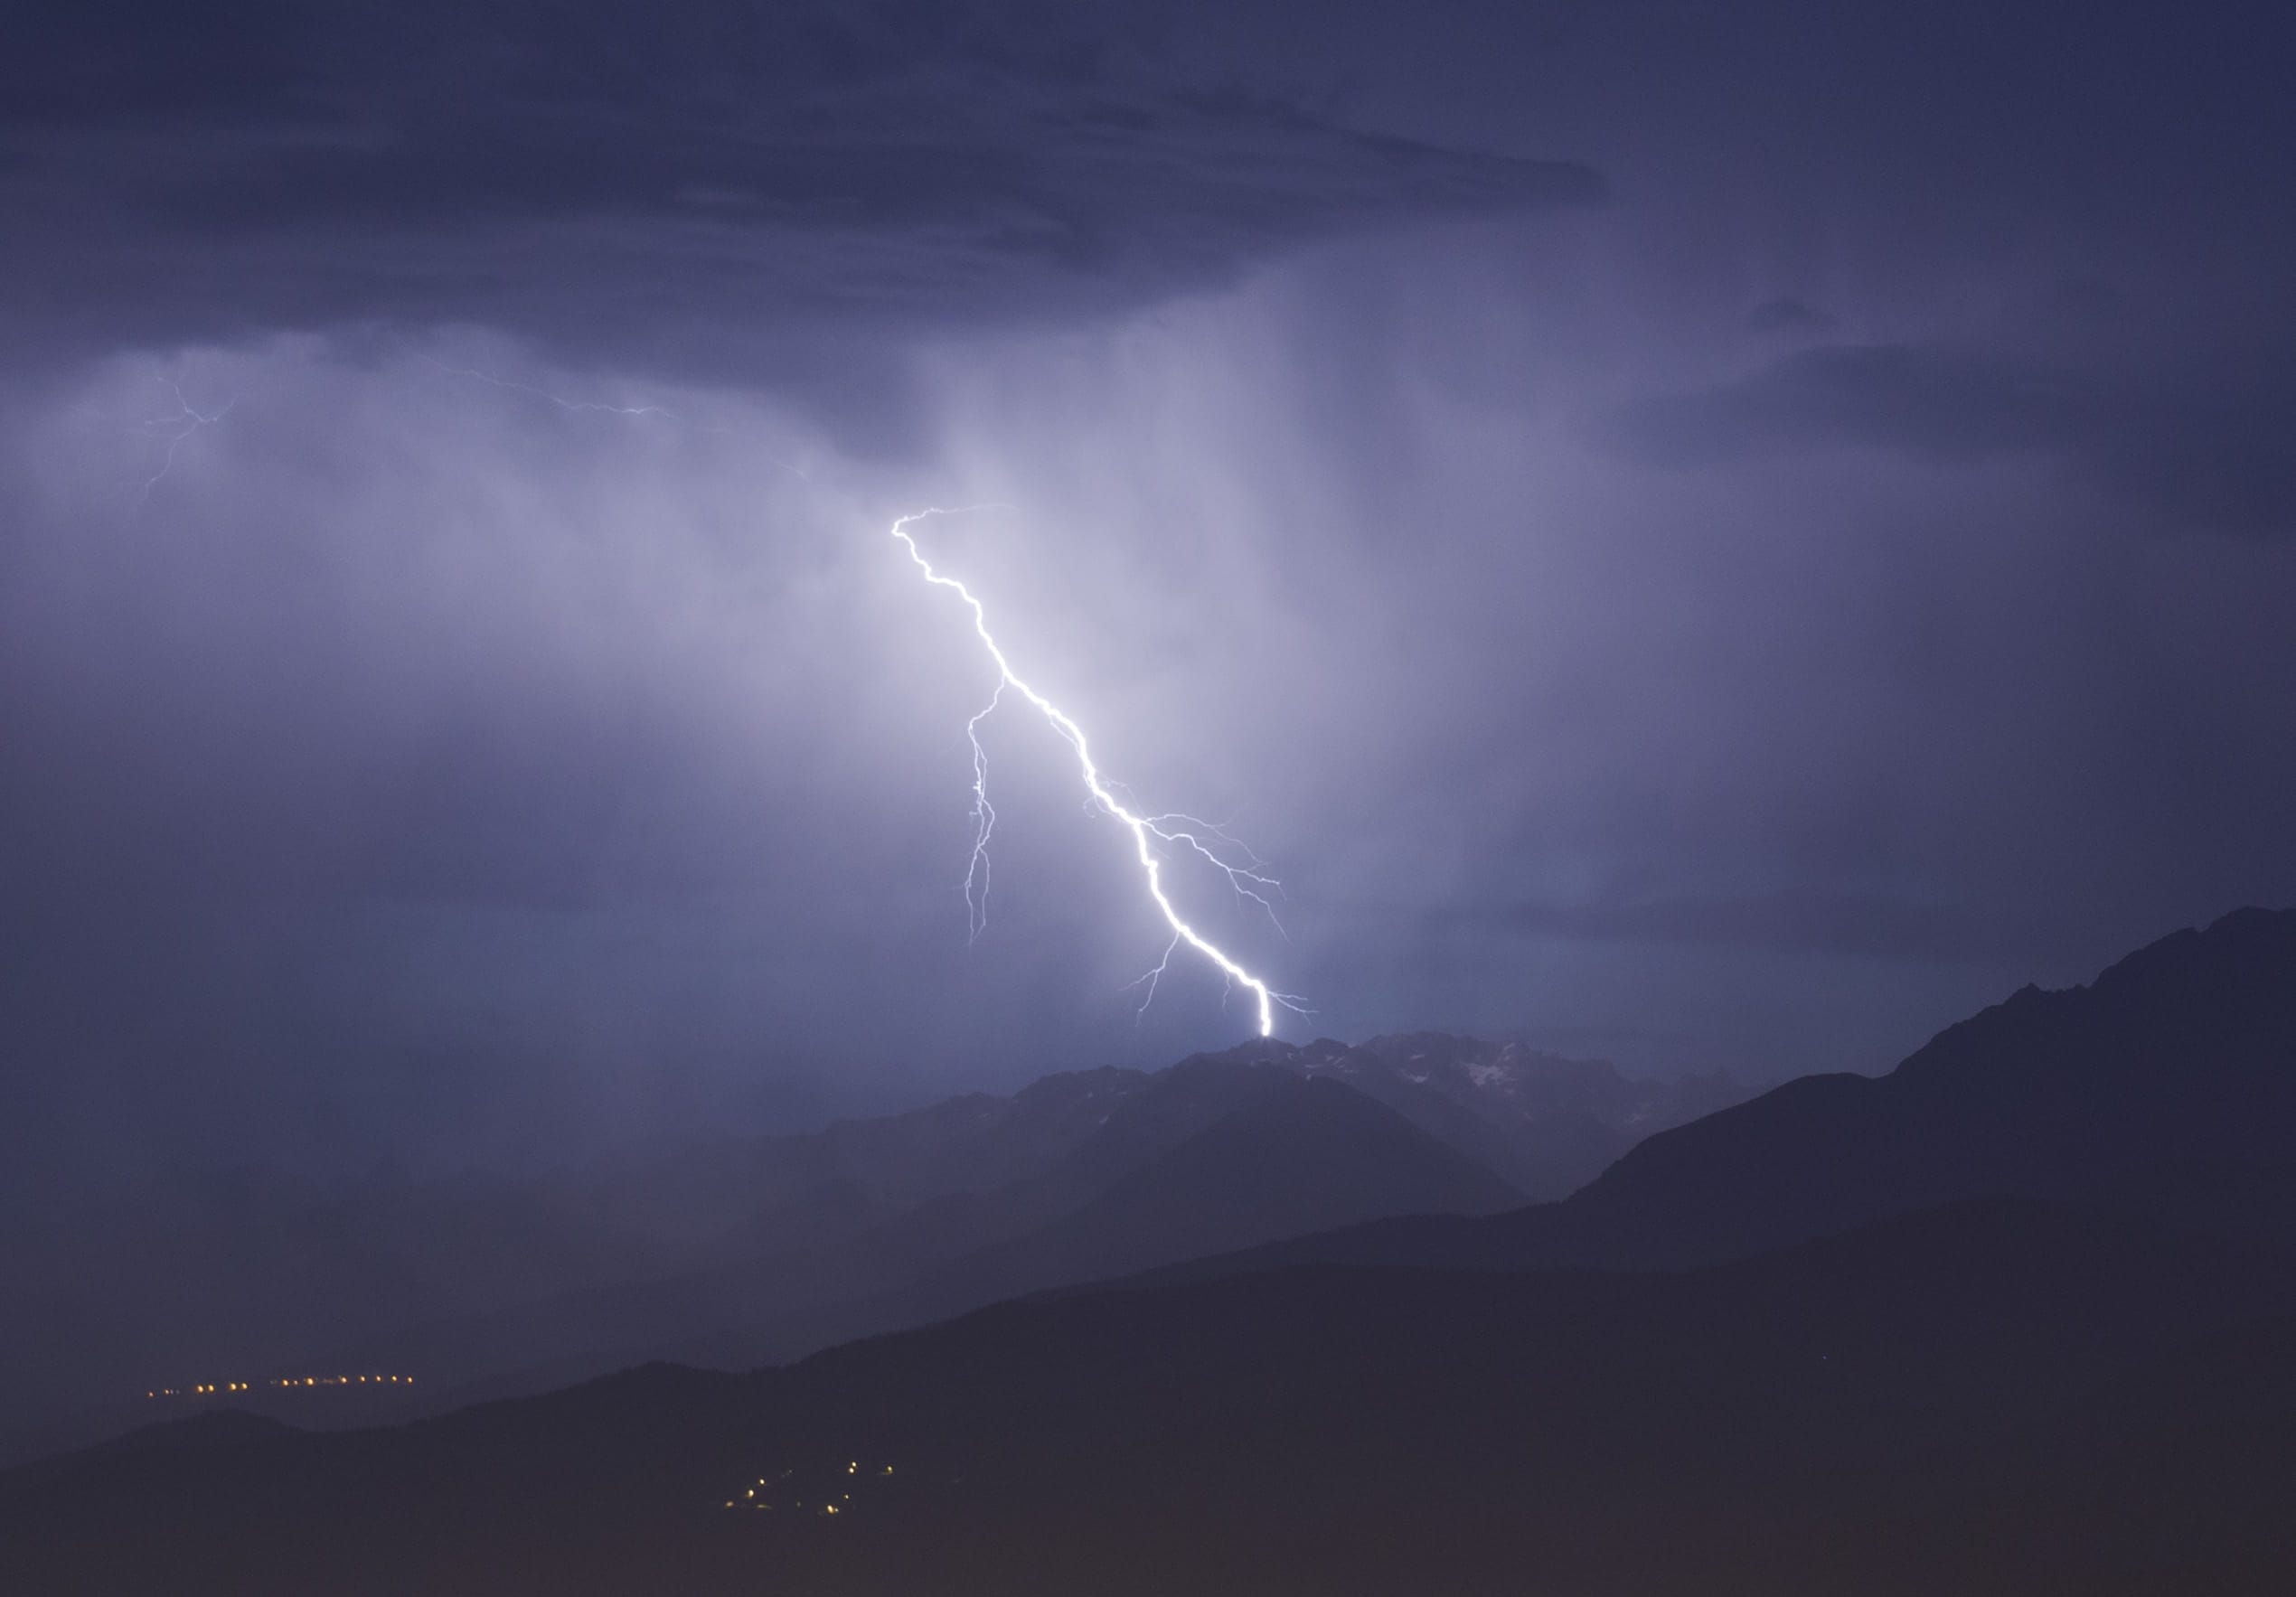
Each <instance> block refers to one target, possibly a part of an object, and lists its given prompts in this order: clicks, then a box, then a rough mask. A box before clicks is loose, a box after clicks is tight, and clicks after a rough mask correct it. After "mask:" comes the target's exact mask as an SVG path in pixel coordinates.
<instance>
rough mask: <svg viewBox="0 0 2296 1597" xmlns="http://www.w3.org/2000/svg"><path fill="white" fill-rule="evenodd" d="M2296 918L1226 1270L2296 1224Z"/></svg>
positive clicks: (2171, 953)
mask: <svg viewBox="0 0 2296 1597" xmlns="http://www.w3.org/2000/svg"><path fill="white" fill-rule="evenodd" d="M2291 1146H2296V911H2285V910H2283V911H2266V910H2260V909H2244V910H2241V911H2238V912H2236V913H2235V914H2232V915H2228V916H2225V917H2224V918H2223V919H2222V920H2219V921H2218V922H2216V924H2215V925H2212V926H2210V927H2208V928H2207V930H2206V931H2205V932H2204V931H2190V930H2188V931H2183V932H2179V933H2177V934H2175V935H2172V936H2169V937H2165V938H2163V939H2161V940H2160V942H2158V943H2155V944H2151V945H2150V946H2149V947H2147V948H2144V949H2142V950H2140V951H2139V952H2138V953H2135V954H2131V955H2129V956H2128V957H2127V958H2126V959H2123V960H2122V961H2121V962H2120V963H2117V964H2115V965H2113V967H2112V968H2111V969H2109V970H2107V971H2105V972H2103V974H2102V975H2100V976H2099V977H2098V978H2097V979H2096V981H2095V982H2092V983H2091V984H2089V985H2088V986H2085V987H2075V988H2071V989H2068V990H2066V991H2061V992H2043V991H2040V990H2038V989H2037V988H2032V987H2028V988H2026V989H2024V990H2023V991H2019V992H2018V993H2016V994H2015V995H2013V996H2012V997H2010V998H2009V1000H2006V1001H2005V1002H2002V1003H2000V1004H1997V1005H1995V1006H1993V1007H1992V1008H1990V1009H1989V1010H1984V1011H1983V1012H1982V1013H1981V1014H1978V1015H1976V1016H1974V1017H1972V1018H1971V1019H1968V1020H1964V1021H1962V1022H1961V1023H1960V1024H1959V1025H1956V1026H1953V1027H1949V1028H1948V1029H1945V1030H1944V1031H1942V1032H1940V1033H1939V1034H1938V1035H1937V1036H1936V1037H1935V1038H1933V1039H1932V1040H1931V1041H1930V1042H1929V1044H1928V1045H1927V1046H1925V1047H1923V1048H1922V1049H1921V1050H1920V1051H1919V1052H1917V1053H1915V1054H1914V1055H1913V1056H1911V1057H1908V1058H1907V1059H1906V1060H1905V1062H1904V1063H1903V1064H1901V1065H1900V1066H1898V1067H1897V1068H1896V1070H1894V1071H1892V1072H1891V1073H1890V1074H1888V1075H1887V1076H1880V1077H1867V1076H1805V1077H1803V1078H1802V1079H1801V1080H1798V1081H1793V1082H1789V1083H1787V1084H1786V1085H1783V1086H1782V1087H1779V1088H1777V1089H1776V1090H1774V1091H1773V1092H1770V1093H1766V1094H1764V1095H1762V1096H1761V1097H1759V1098H1755V1099H1754V1100H1753V1101H1751V1102H1749V1103H1746V1104H1738V1105H1736V1107H1734V1108H1730V1109H1725V1110H1723V1111H1721V1112H1720V1113H1715V1114H1711V1115H1708V1116H1707V1117H1706V1118H1705V1119H1703V1120H1700V1121H1697V1122H1695V1123H1691V1124H1689V1125H1686V1126H1682V1127H1680V1128H1678V1129H1676V1130H1673V1131H1670V1132H1663V1133H1661V1134H1660V1135H1657V1136H1654V1137H1652V1138H1651V1139H1650V1140H1648V1141H1644V1142H1643V1143H1642V1144H1641V1145H1640V1146H1638V1147H1636V1148H1635V1149H1634V1150H1633V1151H1632V1152H1630V1153H1628V1154H1627V1155H1626V1156H1625V1157H1623V1159H1621V1160H1619V1161H1618V1162H1617V1163H1616V1164H1615V1165H1614V1166H1612V1167H1611V1169H1610V1170H1607V1171H1605V1172H1604V1174H1603V1175H1602V1177H1601V1178H1600V1179H1597V1180H1595V1182H1594V1183H1593V1184H1591V1185H1590V1186H1588V1187H1586V1188H1585V1189H1583V1190H1581V1191H1579V1192H1577V1193H1576V1194H1574V1195H1573V1196H1572V1197H1570V1198H1568V1199H1567V1200H1565V1201H1563V1202H1561V1203H1555V1204H1548V1205H1543V1206H1540V1207H1534V1208H1529V1209H1525V1210H1521V1211H1519V1212H1517V1213H1513V1214H1509V1215H1503V1216H1500V1217H1494V1218H1491V1219H1488V1220H1480V1221H1471V1220H1454V1221H1434V1220H1428V1221H1396V1222H1382V1223H1379V1224H1377V1225H1373V1226H1366V1227H1363V1228H1360V1229H1359V1230H1356V1231H1353V1232H1350V1233H1346V1234H1341V1235H1332V1236H1325V1237H1316V1238H1311V1239H1303V1240H1302V1241H1301V1242H1298V1243H1296V1244H1290V1245H1282V1246H1280V1247H1278V1248H1275V1249H1273V1250H1269V1251H1267V1252H1265V1253H1263V1254H1256V1255H1253V1256H1249V1257H1246V1258H1242V1259H1237V1260H1231V1261H1222V1262H1219V1263H1217V1264H1209V1265H1207V1266H1206V1268H1207V1269H1211V1270H1222V1269H1249V1268H1259V1267H1263V1266H1265V1265H1267V1264H1275V1263H1279V1262H1285V1261H1292V1262H1297V1261H1303V1260H1307V1259H1325V1260H1352V1261H1358V1262H1363V1263H1380V1262H1387V1263H1424V1264H1454V1265H1461V1266H1483V1267H1494V1268H1516V1267H1522V1266H1526V1265H1533V1264H1603V1265H1623V1266H1633V1267H1649V1266H1678V1265H1682V1264H1696V1263H1700V1262H1706V1261H1715V1260H1722V1259H1729V1258H1736V1257H1743V1256H1746V1255H1747V1254H1753V1253H1755V1252H1758V1251H1761V1250H1763V1249H1765V1248H1772V1247H1777V1246H1780V1245H1785V1244H1788V1243H1792V1242H1795V1241H1798V1240H1801V1239H1802V1238H1805V1237H1811V1236H1820V1235H1827V1234H1830V1233H1832V1232H1837V1231H1840V1230H1844V1229H1846V1228H1848V1227H1849V1226H1855V1225H1858V1224H1859V1223H1861V1222H1863V1221H1866V1220H1869V1219H1873V1218H1876V1217H1880V1216H1884V1215H1889V1214H1896V1213H1902V1212H1905V1211H1906V1210H1910V1209H1915V1208H1919V1207H1924V1206H1925V1205H1930V1204H1935V1203H1939V1202H1943V1201H1946V1200H1948V1199H1952V1198H1962V1197H1971V1196H1977V1195H1981V1194H2012V1193H2021V1194H2030V1195H2034V1196H2041V1197H2058V1198H2081V1199H2085V1200H2096V1201H2104V1200H2113V1201H2121V1202H2124V1203H2135V1202H2140V1201H2141V1204H2142V1206H2143V1207H2149V1208H2151V1209H2154V1210H2156V1211H2166V1210H2171V1209H2173V1210H2177V1211H2179V1212H2183V1213H2186V1214H2187V1215H2188V1217H2192V1218H2194V1219H2196V1220H2197V1219H2204V1218H2205V1219H2207V1220H2209V1221H2210V1222H2211V1223H2222V1224H2232V1223H2239V1222H2241V1221H2243V1220H2246V1221H2248V1222H2252V1223H2254V1224H2258V1225H2263V1226H2278V1225H2281V1224H2282V1223H2284V1222H2285V1221H2286V1220H2288V1219H2289V1218H2290V1217H2296V1174H2292V1173H2291V1171H2292V1170H2296V1161H2291V1160H2290V1158H2289V1156H2288V1153H2289V1150H2290V1148H2291Z"/></svg>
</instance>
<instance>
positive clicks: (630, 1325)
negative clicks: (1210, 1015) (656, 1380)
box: [440, 1059, 1519, 1390]
mask: <svg viewBox="0 0 2296 1597" xmlns="http://www.w3.org/2000/svg"><path fill="white" fill-rule="evenodd" d="M1518 1198H1519V1195H1518V1194H1516V1193H1515V1192H1513V1190H1512V1189H1511V1188H1509V1187H1508V1186H1507V1185H1506V1184H1505V1183H1504V1182H1502V1181H1501V1180H1500V1179H1498V1178H1497V1177H1495V1176H1493V1175H1491V1173H1490V1172H1489V1171H1488V1170H1483V1169H1482V1167H1481V1166H1479V1165H1477V1164H1475V1163H1474V1161H1473V1160H1470V1159H1468V1158H1467V1157H1466V1156H1465V1155H1463V1154H1461V1153H1459V1152H1457V1151H1455V1150H1453V1149H1451V1148H1448V1147H1445V1146H1444V1145H1443V1144H1442V1143H1440V1142H1437V1141H1435V1140H1434V1139H1433V1138H1431V1137H1428V1136H1427V1135H1426V1134H1425V1133H1424V1132H1419V1131H1418V1130H1416V1128H1415V1127H1413V1126H1412V1125H1411V1124H1410V1123H1407V1121H1405V1120H1404V1119H1403V1118H1402V1117H1401V1116H1399V1115H1397V1114H1396V1113H1394V1112H1393V1111H1391V1110H1388V1109H1386V1108H1384V1107H1382V1106H1381V1105H1379V1104H1374V1103H1372V1102H1371V1101H1370V1100H1369V1099H1368V1098H1365V1097H1363V1096H1362V1095H1361V1094H1359V1093H1356V1092H1354V1091H1352V1090H1351V1089H1350V1088H1347V1087H1344V1086H1341V1085H1339V1084H1337V1083H1335V1082H1328V1081H1325V1082H1318V1081H1305V1080H1302V1079H1301V1078H1299V1077H1297V1076H1294V1075H1292V1074H1290V1073H1288V1072H1286V1071H1284V1070H1280V1069H1275V1068H1271V1067H1269V1066H1256V1065H1243V1064H1234V1063H1229V1062H1227V1061H1224V1060H1216V1059H1198V1060H1190V1061H1188V1062H1186V1063H1184V1064H1181V1065H1179V1066H1174V1067H1173V1068H1172V1069H1171V1070H1169V1071H1165V1072H1162V1073H1160V1074H1159V1075H1158V1076H1156V1077H1154V1078H1153V1083H1152V1085H1149V1086H1148V1087H1146V1088H1145V1089H1143V1091H1141V1092H1140V1093H1138V1094H1136V1095H1134V1097H1132V1098H1130V1099H1128V1100H1127V1101H1126V1102H1125V1103H1124V1104H1122V1105H1120V1106H1119V1107H1118V1108H1117V1109H1115V1111H1113V1112H1112V1113H1110V1115H1109V1118H1108V1120H1107V1123H1106V1124H1105V1125H1103V1126H1102V1127H1100V1128H1099V1129H1098V1130H1097V1131H1096V1132H1095V1133H1094V1134H1093V1135H1092V1136H1091V1137H1089V1138H1087V1139H1086V1140H1085V1141H1084V1142H1082V1143H1081V1144H1080V1145H1079V1146H1078V1147H1077V1150H1076V1151H1075V1152H1074V1153H1073V1154H1072V1155H1071V1156H1070V1157H1069V1158H1068V1159H1066V1160H1062V1161H1061V1163H1060V1164H1059V1166H1058V1167H1057V1168H1055V1169H1053V1170H1048V1171H1046V1172H1045V1173H1044V1174H1042V1175H1040V1176H1039V1177H1037V1178H1035V1179H1032V1180H1030V1181H1028V1182H1024V1183H1020V1184H1016V1186H1014V1187H1012V1188H1000V1189H997V1190H995V1191H993V1192H989V1193H984V1194H974V1195H970V1196H968V1197H966V1198H964V1199H962V1200H957V1199H950V1200H944V1201H943V1202H941V1203H939V1204H935V1205H928V1206H925V1207H920V1208H919V1209H918V1210H917V1211H915V1212H913V1213H912V1214H910V1215H908V1216H905V1217H900V1218H899V1219H896V1220H894V1221H891V1222H889V1223H888V1224H887V1225H885V1226H882V1227H880V1228H879V1229H878V1230H876V1231H874V1232H872V1233H870V1234H868V1235H865V1236H863V1237H861V1238H859V1239H856V1240H855V1241H853V1242H850V1243H847V1244H844V1245H840V1246H837V1247H833V1248H829V1249H823V1250H820V1251H818V1252H814V1253H808V1254H802V1255H795V1256H789V1255H785V1256H783V1257H779V1258H773V1259H765V1260H758V1261H754V1262H752V1263H750V1264H747V1265H745V1266H741V1267H738V1268H731V1269H726V1270H720V1271H714V1272H711V1273H709V1274H707V1275H705V1276H700V1277H686V1278H679V1279H672V1280H666V1281H662V1282H648V1283H645V1284H644V1285H641V1286H636V1287H630V1288H618V1289H614V1290H612V1291H609V1292H598V1293H593V1294H589V1295H588V1297H586V1298H585V1299H584V1300H582V1301H579V1302H574V1303H551V1304H546V1305H541V1306H538V1307H537V1308H536V1309H535V1310H531V1311H525V1312H522V1313H520V1314H519V1315H517V1316H515V1317H513V1318H510V1319H508V1320H506V1321H504V1322H499V1323H497V1324H494V1325H493V1326H489V1327H486V1328H484V1330H485V1337H486V1341H485V1345H486V1346H488V1347H490V1348H496V1349H498V1350H499V1351H498V1354H497V1357H507V1356H508V1355H509V1354H510V1353H511V1352H512V1351H513V1349H515V1348H529V1349H545V1350H550V1351H551V1352H553V1353H554V1354H556V1355H557V1356H558V1357H560V1358H568V1359H570V1358H573V1357H575V1356H577V1355H580V1354H588V1355H589V1356H590V1357H588V1359H587V1360H584V1361H581V1362H580V1363H577V1364H575V1365H574V1366H572V1367H571V1368H569V1367H567V1366H564V1365H561V1366H560V1373H565V1374H575V1373H579V1374H589V1373H594V1372H595V1371H597V1370H598V1369H601V1368H611V1367H616V1365H619V1364H626V1363H629V1362H632V1361H633V1360H634V1359H635V1357H639V1356H642V1355H645V1354H648V1353H654V1354H658V1353H660V1352H663V1351H664V1350H673V1351H675V1352H677V1353H678V1354H679V1355H680V1356H682V1357H687V1358H691V1359H694V1360H696V1361H699V1362H703V1363H709V1364H718V1365H726V1366H733V1367H750V1366H755V1365H757V1364H763V1363H768V1362H776V1361H778V1360H781V1359H785V1358H788V1357H796V1356H799V1355H802V1354H805V1353H809V1352H812V1351H814V1349H816V1348H822V1347H825V1346H827V1345H829V1344H830V1343H833V1342H836V1341H842V1340H846V1339H851V1338H852V1337H856V1336H866V1335H870V1334H873V1333H876V1332H879V1331H884V1330H891V1329H900V1328H904V1327H908V1326H913V1325H918V1324H922V1323H924V1322H925V1321H927V1320H935V1319H939V1318H943V1317H946V1316H947V1315H950V1314H955V1313H959V1312H961V1311H963V1310H967V1309H972V1308H976V1307H978V1306H979V1305H981V1304H983V1303H987V1302H993V1301H996V1300H997V1299H999V1298H1002V1297H1009V1296H1013V1295H1017V1294H1019V1293H1022V1292H1034V1291H1038V1290H1041V1289H1043V1288H1047V1287H1054V1286H1062V1285H1072V1284H1076V1283H1078V1282H1087V1281H1093V1280H1097V1279H1100V1278H1103V1277H1106V1276H1110V1275H1116V1274H1122V1273H1127V1272H1130V1271H1134V1270H1141V1269H1146V1268H1149V1267H1151V1266H1153V1265H1156V1264H1165V1263H1169V1262H1172V1261H1176V1260H1181V1259H1188V1258H1193V1257H1196V1256H1198V1255H1200V1254H1205V1253H1210V1252H1220V1251H1224V1250H1227V1249H1231V1248H1237V1247H1244V1246H1249V1245H1252V1244H1254V1243H1256V1242H1261V1241H1266V1240H1268V1239H1271V1238H1275V1237H1279V1236H1290V1235H1298V1234H1300V1233H1302V1232H1307V1231H1314V1230H1318V1229H1321V1228H1324V1227H1329V1226H1336V1225H1345V1224H1348V1223H1350V1221H1353V1220H1358V1219H1362V1218H1366V1217H1371V1216H1377V1215H1400V1214H1482V1213H1489V1212H1491V1211H1492V1210H1495V1209H1499V1208H1503V1207H1508V1206H1509V1205H1510V1204H1512V1203H1514V1202H1516V1201H1517V1200H1518ZM475 1329H477V1328H471V1327H456V1328H442V1330H441V1333H440V1334H441V1340H442V1346H441V1348H440V1356H441V1357H447V1356H448V1355H449V1354H450V1353H451V1350H452V1349H451V1344H452V1342H453V1341H454V1340H455V1339H462V1340H463V1341H465V1342H466V1343H467V1342H468V1341H469V1340H471V1339H472V1338H473V1336H474V1331H475ZM462 1357H465V1358H468V1357H470V1354H469V1352H468V1350H467V1348H466V1349H465V1351H464V1353H463V1355H462ZM584 1363H586V1364H587V1366H588V1367H587V1368H585V1367H582V1364H584ZM507 1367H509V1368H511V1369H513V1372H514V1371H515V1370H516V1369H517V1366H515V1365H511V1366H507ZM548 1373H552V1372H549V1371H535V1372H533V1373H532V1375H529V1376H525V1377H524V1378H523V1379H519V1378H517V1377H516V1376H515V1375H513V1379H512V1381H511V1382H508V1383H505V1385H506V1386H507V1388H508V1389H509V1390H537V1389H539V1383H540V1381H541V1377H542V1376H544V1375H545V1374H548Z"/></svg>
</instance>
